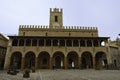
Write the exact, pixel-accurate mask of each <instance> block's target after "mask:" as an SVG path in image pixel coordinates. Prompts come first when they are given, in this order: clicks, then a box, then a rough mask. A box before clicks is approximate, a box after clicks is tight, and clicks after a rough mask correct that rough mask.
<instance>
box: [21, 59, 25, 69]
mask: <svg viewBox="0 0 120 80" xmlns="http://www.w3.org/2000/svg"><path fill="white" fill-rule="evenodd" d="M24 61H25V60H24V57H22V60H21V70H23V69H24Z"/></svg>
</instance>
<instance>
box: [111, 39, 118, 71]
mask: <svg viewBox="0 0 120 80" xmlns="http://www.w3.org/2000/svg"><path fill="white" fill-rule="evenodd" d="M109 48H110V54H111V60H112V68H113V69H119V68H120V39H119V38H117V39H116V40H115V41H109Z"/></svg>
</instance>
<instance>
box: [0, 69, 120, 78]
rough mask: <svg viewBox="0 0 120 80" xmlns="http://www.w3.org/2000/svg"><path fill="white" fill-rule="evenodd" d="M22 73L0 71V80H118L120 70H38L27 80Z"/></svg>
mask: <svg viewBox="0 0 120 80" xmlns="http://www.w3.org/2000/svg"><path fill="white" fill-rule="evenodd" d="M22 73H23V72H19V73H18V74H17V75H15V76H14V75H9V74H7V72H6V71H0V80H120V70H93V69H88V70H38V71H36V72H35V73H30V78H28V79H24V78H22V76H23V74H22Z"/></svg>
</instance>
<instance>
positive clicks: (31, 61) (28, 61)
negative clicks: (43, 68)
mask: <svg viewBox="0 0 120 80" xmlns="http://www.w3.org/2000/svg"><path fill="white" fill-rule="evenodd" d="M32 67H35V53H34V52H32V51H30V52H27V53H26V54H25V62H24V68H32Z"/></svg>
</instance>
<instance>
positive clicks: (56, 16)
mask: <svg viewBox="0 0 120 80" xmlns="http://www.w3.org/2000/svg"><path fill="white" fill-rule="evenodd" d="M49 20H50V21H49V26H50V28H58V29H62V26H63V10H62V9H60V8H50V19H49Z"/></svg>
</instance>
